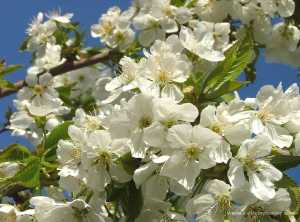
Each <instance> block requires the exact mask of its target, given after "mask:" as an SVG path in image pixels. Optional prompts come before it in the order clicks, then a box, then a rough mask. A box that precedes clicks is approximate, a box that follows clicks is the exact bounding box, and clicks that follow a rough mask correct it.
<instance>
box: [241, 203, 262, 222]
mask: <svg viewBox="0 0 300 222" xmlns="http://www.w3.org/2000/svg"><path fill="white" fill-rule="evenodd" d="M245 215H246V216H248V217H249V218H251V220H250V221H253V222H259V221H260V219H261V218H262V217H263V216H264V209H263V207H261V206H255V205H250V206H248V207H247V209H246V212H245Z"/></svg>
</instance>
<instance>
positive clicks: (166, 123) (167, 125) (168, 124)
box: [162, 119, 177, 128]
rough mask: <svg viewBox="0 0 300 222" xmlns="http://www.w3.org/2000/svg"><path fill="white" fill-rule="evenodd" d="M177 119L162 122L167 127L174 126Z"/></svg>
mask: <svg viewBox="0 0 300 222" xmlns="http://www.w3.org/2000/svg"><path fill="white" fill-rule="evenodd" d="M176 122H177V121H176V120H174V119H168V120H165V121H163V122H162V124H163V125H164V126H165V127H167V128H171V127H172V126H174V125H175V124H176Z"/></svg>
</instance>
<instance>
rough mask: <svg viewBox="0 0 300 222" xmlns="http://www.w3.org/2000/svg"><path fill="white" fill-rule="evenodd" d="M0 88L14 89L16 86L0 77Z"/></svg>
mask: <svg viewBox="0 0 300 222" xmlns="http://www.w3.org/2000/svg"><path fill="white" fill-rule="evenodd" d="M0 88H2V89H16V86H15V85H14V84H13V83H11V82H9V81H7V80H4V79H0Z"/></svg>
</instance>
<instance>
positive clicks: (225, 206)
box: [217, 195, 231, 215]
mask: <svg viewBox="0 0 300 222" xmlns="http://www.w3.org/2000/svg"><path fill="white" fill-rule="evenodd" d="M217 202H218V207H219V208H220V209H221V210H222V211H223V213H224V215H228V211H229V209H230V208H231V200H230V198H229V196H227V195H220V196H218V197H217Z"/></svg>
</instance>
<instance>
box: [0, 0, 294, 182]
mask: <svg viewBox="0 0 300 222" xmlns="http://www.w3.org/2000/svg"><path fill="white" fill-rule="evenodd" d="M130 2H131V1H130V0H85V1H82V0H81V1H80V0H43V1H41V0H26V1H25V0H21V1H20V0H4V1H2V2H1V7H0V27H1V36H0V40H1V41H0V58H4V59H5V60H6V61H7V62H8V63H9V64H23V65H24V68H23V69H22V70H20V71H18V72H17V73H15V74H13V75H12V76H10V80H18V79H23V78H24V76H25V72H26V67H28V65H29V64H28V62H29V60H30V55H29V54H28V53H21V52H18V48H19V46H20V44H21V42H22V40H23V39H24V37H25V29H26V28H27V26H28V23H29V22H30V21H31V20H32V18H33V16H35V15H36V14H37V13H38V12H40V11H43V12H47V11H50V10H53V9H58V8H60V9H61V10H62V11H63V12H72V13H74V15H75V16H74V20H76V21H80V24H81V26H82V28H83V29H84V30H85V31H86V33H87V34H89V28H90V26H91V25H92V24H94V23H96V22H97V21H98V18H99V17H100V15H101V14H102V13H103V12H105V11H106V10H107V9H108V8H109V7H111V6H113V5H118V6H119V7H121V8H123V9H125V8H127V7H128V5H129V4H130ZM86 43H87V45H89V46H96V45H98V44H99V41H98V40H97V39H92V38H91V37H90V36H89V35H88V37H87V41H86ZM280 82H282V83H283V86H284V87H285V88H286V87H288V86H289V85H290V84H292V83H294V82H296V83H300V78H299V77H297V70H296V69H294V68H291V67H289V66H286V65H281V64H266V62H265V60H264V58H263V56H262V57H261V58H260V59H259V61H258V64H257V80H256V82H255V84H251V85H250V86H249V87H246V88H244V89H243V90H242V91H241V92H240V94H241V96H242V97H243V98H245V97H254V96H255V95H256V92H257V91H258V90H259V88H260V87H261V86H263V85H266V84H272V85H278V84H279V83H280ZM13 98H14V96H10V97H7V98H4V99H1V100H0V122H2V121H3V116H4V113H5V111H6V109H7V106H8V105H11V104H12V99H13ZM15 142H23V143H26V141H24V140H22V139H20V138H16V137H10V136H9V134H7V133H5V134H2V135H0V148H2V147H5V146H7V145H8V144H11V143H15ZM289 173H290V175H291V176H293V177H294V178H298V182H299V183H300V169H299V170H298V169H294V170H291V171H290V172H289Z"/></svg>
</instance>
